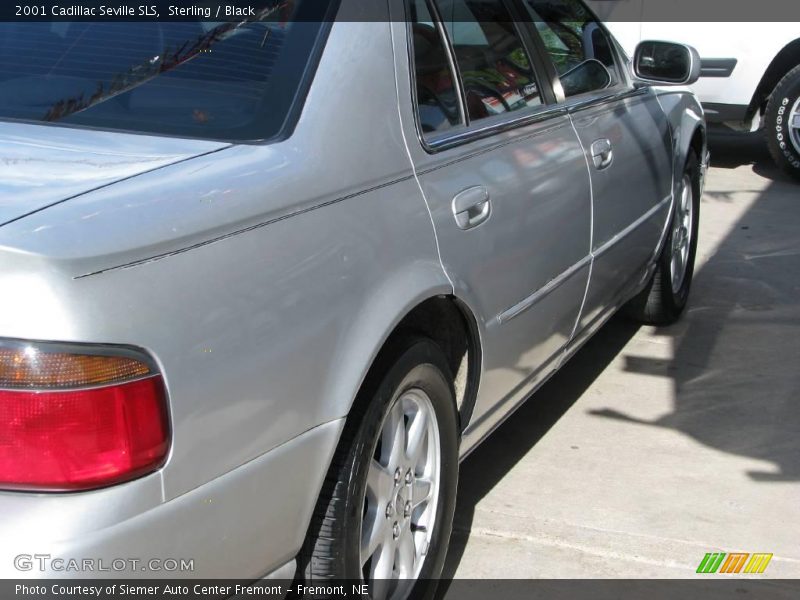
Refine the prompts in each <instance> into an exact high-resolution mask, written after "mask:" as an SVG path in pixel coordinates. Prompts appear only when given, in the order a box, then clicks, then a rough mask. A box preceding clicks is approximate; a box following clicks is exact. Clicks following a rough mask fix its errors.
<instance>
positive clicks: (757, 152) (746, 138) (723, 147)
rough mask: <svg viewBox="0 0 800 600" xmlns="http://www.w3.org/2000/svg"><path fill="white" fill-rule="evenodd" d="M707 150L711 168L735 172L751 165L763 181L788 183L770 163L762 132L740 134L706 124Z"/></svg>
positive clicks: (787, 178) (782, 174)
mask: <svg viewBox="0 0 800 600" xmlns="http://www.w3.org/2000/svg"><path fill="white" fill-rule="evenodd" d="M708 147H709V150H710V151H711V166H712V167H719V168H721V169H736V168H737V167H741V166H743V165H751V166H752V168H753V172H754V173H756V174H757V175H760V176H761V177H764V178H765V179H770V180H772V181H785V182H787V183H788V182H791V181H792V180H791V178H790V177H789V176H788V175H786V174H784V173H782V172H781V170H780V169H778V167H777V166H776V165H775V162H774V161H773V160H772V156H770V153H769V150H768V149H767V141H766V137H765V136H764V132H763V131H755V132H753V133H743V132H737V131H734V130H732V129H729V128H727V127H725V126H723V125H710V126H709V128H708Z"/></svg>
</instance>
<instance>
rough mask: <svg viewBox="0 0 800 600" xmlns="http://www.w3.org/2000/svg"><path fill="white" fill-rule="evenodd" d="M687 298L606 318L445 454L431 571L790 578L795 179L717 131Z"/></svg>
mask: <svg viewBox="0 0 800 600" xmlns="http://www.w3.org/2000/svg"><path fill="white" fill-rule="evenodd" d="M710 145H711V150H712V168H711V169H710V172H709V177H708V182H707V187H706V193H705V196H704V198H703V201H702V205H701V227H700V229H701V234H700V241H699V248H698V257H697V268H696V273H695V280H694V285H693V290H692V296H691V299H690V305H689V308H688V310H687V313H686V314H685V316H684V318H683V320H682V321H681V322H680V323H678V324H677V325H674V326H672V327H669V328H663V329H657V328H652V327H637V326H635V325H632V324H630V323H628V322H626V321H624V320H622V319H620V318H615V319H614V320H612V321H611V322H610V323H609V324H607V325H606V326H605V327H604V328H603V329H602V330H601V331H600V332H599V333H598V335H597V336H596V337H595V338H594V339H593V340H592V341H590V342H589V343H588V344H587V345H586V346H585V347H584V348H583V349H582V350H581V351H580V353H579V354H578V355H576V356H575V357H574V358H573V359H572V361H571V362H570V363H568V364H567V365H565V367H564V368H563V369H562V371H561V372H560V373H558V374H557V375H556V376H555V377H554V378H553V379H552V380H551V381H550V382H548V383H547V384H546V385H545V387H543V388H542V389H541V390H540V391H539V392H538V393H537V394H536V395H535V396H534V397H533V398H532V399H531V400H529V401H528V402H527V403H526V404H525V405H524V406H523V407H522V408H521V409H520V410H519V411H518V412H517V413H515V414H514V415H512V416H511V417H510V419H509V421H507V422H506V423H505V424H504V425H503V426H502V427H501V428H500V429H499V430H498V431H497V432H495V434H494V435H493V436H492V437H491V438H490V439H488V440H487V441H486V442H485V443H484V444H483V445H482V446H481V447H480V448H478V449H477V450H476V451H475V452H474V453H473V454H472V455H471V456H470V457H469V458H467V460H466V461H465V462H464V464H463V465H462V471H461V484H460V489H459V504H458V509H457V513H456V520H455V527H454V533H453V539H452V543H451V547H450V554H449V557H448V563H447V566H446V569H445V574H446V575H454V576H455V577H457V578H538V577H546V578H562V577H564V578H597V577H602V578H609V577H613V578H643V577H644V578H650V577H654V578H673V577H692V576H695V569H696V568H697V565H698V564H699V562H700V560H701V559H702V558H703V556H704V554H705V553H706V552H712V551H722V552H751V553H752V552H771V553H774V555H775V556H774V558H773V559H772V562H771V563H770V565H769V567H768V568H767V571H766V572H765V574H764V575H761V576H760V577H775V578H777V577H781V578H797V577H800V185H798V184H795V183H792V182H790V181H789V180H788V179H786V178H784V177H783V176H782V175H781V174H779V173H778V172H777V171H776V170H775V168H774V167H772V165H771V162H770V160H769V157H768V155H767V153H766V150H765V149H764V147H763V145H762V143H761V142H760V140H758V139H755V138H753V137H752V136H741V135H731V134H721V133H716V134H714V135H713V136H712V141H711V144H710Z"/></svg>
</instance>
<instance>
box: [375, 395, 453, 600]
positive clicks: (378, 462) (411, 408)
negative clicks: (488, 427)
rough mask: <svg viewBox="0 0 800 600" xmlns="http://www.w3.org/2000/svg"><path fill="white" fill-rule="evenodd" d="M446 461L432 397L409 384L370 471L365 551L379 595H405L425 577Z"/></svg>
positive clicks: (393, 407) (393, 408) (384, 431)
mask: <svg viewBox="0 0 800 600" xmlns="http://www.w3.org/2000/svg"><path fill="white" fill-rule="evenodd" d="M441 462H442V461H441V448H440V442H439V428H438V424H437V421H436V413H435V411H434V408H433V405H432V403H431V400H430V398H429V397H428V395H427V394H426V393H425V392H424V391H423V390H421V389H418V388H413V389H409V390H407V391H405V392H404V393H403V394H402V395H400V396H399V397H398V398H397V399H396V400H395V401H394V403H393V404H392V405H391V407H390V408H389V411H388V412H387V415H386V417H385V419H384V421H383V424H382V425H381V430H380V434H379V437H378V441H377V445H376V448H375V452H374V454H373V457H372V460H371V461H370V466H369V470H368V474H367V486H366V493H365V498H364V510H363V517H362V522H361V548H360V557H361V570H362V575H363V577H364V580H365V581H366V582H367V583H369V584H370V586H371V592H372V593H371V595H372V597H373V598H376V599H378V598H392V599H395V598H405V597H406V596H407V595H408V594H409V593H410V591H411V588H412V586H413V583H414V580H416V579H417V578H418V577H419V574H420V571H421V570H422V565H423V563H424V560H425V557H426V555H427V552H428V549H429V547H430V543H431V535H432V533H433V528H434V526H435V524H436V523H435V521H436V508H437V506H436V505H437V501H438V497H439V481H440V473H441Z"/></svg>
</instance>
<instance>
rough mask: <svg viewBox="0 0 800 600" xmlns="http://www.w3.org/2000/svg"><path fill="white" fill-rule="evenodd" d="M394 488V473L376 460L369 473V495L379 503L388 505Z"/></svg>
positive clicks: (371, 464)
mask: <svg viewBox="0 0 800 600" xmlns="http://www.w3.org/2000/svg"><path fill="white" fill-rule="evenodd" d="M393 486H394V477H393V475H392V473H391V472H390V471H389V469H387V468H386V467H384V466H383V465H381V463H379V462H378V461H377V460H375V459H374V458H373V459H372V462H371V463H370V465H369V470H368V471H367V493H368V494H369V495H370V497H371V498H372V499H374V500H376V501H378V502H383V503H386V502H388V501H389V496H390V495H391V492H392V487H393Z"/></svg>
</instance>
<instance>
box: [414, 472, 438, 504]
mask: <svg viewBox="0 0 800 600" xmlns="http://www.w3.org/2000/svg"><path fill="white" fill-rule="evenodd" d="M432 488H433V485H432V484H431V482H430V480H428V479H420V478H418V479H416V480H415V481H414V487H413V489H412V493H411V506H412V507H413V508H417V507H418V506H419V505H420V504H422V503H423V502H427V501H428V500H430V497H431V489H432Z"/></svg>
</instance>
